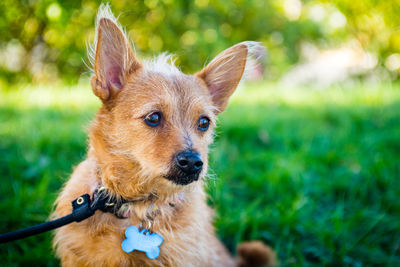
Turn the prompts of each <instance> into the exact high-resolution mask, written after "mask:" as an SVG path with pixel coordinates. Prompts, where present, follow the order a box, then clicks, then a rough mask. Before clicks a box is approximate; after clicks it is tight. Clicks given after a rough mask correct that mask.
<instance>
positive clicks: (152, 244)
mask: <svg viewBox="0 0 400 267" xmlns="http://www.w3.org/2000/svg"><path fill="white" fill-rule="evenodd" d="M125 236H126V239H125V240H124V241H122V244H121V247H122V250H123V251H125V252H126V253H129V252H132V251H134V250H139V251H143V252H146V255H147V257H148V258H149V259H155V258H157V257H158V255H160V248H159V246H160V245H161V244H162V242H163V241H164V239H163V238H162V236H161V235H159V234H157V233H151V234H150V233H149V230H147V229H142V230H141V231H140V232H139V229H138V228H137V227H136V226H134V225H131V226H129V227H128V228H126V230H125Z"/></svg>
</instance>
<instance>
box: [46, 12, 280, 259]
mask: <svg viewBox="0 0 400 267" xmlns="http://www.w3.org/2000/svg"><path fill="white" fill-rule="evenodd" d="M95 39H96V41H95V44H94V45H93V47H92V49H89V57H90V58H91V60H92V64H93V71H94V75H93V77H92V78H91V86H92V89H93V92H94V94H95V95H96V96H97V97H98V98H99V99H100V100H101V102H102V106H101V107H100V109H99V111H98V112H97V114H96V115H95V118H94V120H93V122H92V123H91V126H90V128H89V146H88V152H87V158H86V159H85V160H84V161H83V162H81V163H80V164H79V165H78V166H77V167H76V168H75V169H74V171H73V174H72V175H71V177H70V179H69V180H68V181H67V183H66V184H65V185H64V187H63V189H62V192H61V193H60V195H59V197H58V199H57V201H56V208H55V211H54V213H53V215H52V217H53V218H58V217H61V216H65V215H67V214H69V213H71V211H72V207H71V202H72V201H73V200H74V199H76V198H78V197H79V196H81V195H83V194H89V195H91V196H92V195H93V194H94V192H96V190H99V188H102V189H105V190H107V192H109V194H110V195H112V196H113V197H114V198H116V199H124V200H127V201H125V202H124V203H123V204H121V205H120V206H118V208H116V209H114V212H102V211H97V212H96V213H95V214H94V216H92V217H90V218H88V219H86V220H84V221H81V222H79V223H72V224H69V225H67V226H64V227H62V228H59V229H58V230H56V231H55V235H54V240H53V245H54V248H55V250H56V254H57V256H58V257H59V258H60V260H61V264H62V266H267V265H270V266H273V265H274V258H275V257H274V252H273V250H272V249H271V248H269V247H268V246H266V245H264V244H263V243H262V242H260V241H255V242H248V243H243V244H240V245H239V247H238V257H237V258H236V259H235V258H233V257H232V256H230V254H229V253H228V251H227V249H226V248H225V247H224V245H223V244H222V243H221V242H220V241H219V240H218V238H217V237H216V235H215V231H214V228H213V225H212V217H213V211H212V210H211V209H210V208H209V207H208V206H207V204H206V194H205V191H204V183H205V177H206V174H207V169H208V146H209V145H210V144H211V142H212V140H213V129H214V127H215V125H216V116H217V115H218V114H219V113H220V112H222V111H224V110H225V108H226V107H227V104H228V100H229V98H230V96H231V95H232V93H233V92H234V91H235V89H236V87H237V86H238V84H239V82H240V80H241V78H242V75H243V73H244V71H245V67H246V65H247V64H248V58H249V54H250V53H251V51H252V49H253V48H254V47H257V46H258V44H257V43H254V42H243V43H240V44H237V45H235V46H233V47H231V48H229V49H227V50H225V51H224V52H222V53H221V54H219V55H218V56H217V57H216V58H214V59H213V60H212V61H211V62H210V63H209V64H208V65H207V66H206V67H205V68H204V69H203V70H201V71H200V72H198V73H196V74H194V75H186V74H183V73H182V72H181V71H180V70H179V69H178V68H177V67H176V66H174V64H173V62H172V60H171V57H170V56H169V55H167V54H162V55H161V56H159V57H157V58H155V59H153V60H147V61H139V60H138V59H137V57H136V55H135V53H134V52H133V49H132V48H131V46H130V43H129V40H128V38H127V37H126V34H125V33H124V31H123V30H122V28H121V26H120V25H119V24H118V22H117V20H116V18H115V17H114V16H113V14H112V12H111V10H110V8H109V6H108V5H102V6H101V7H100V9H99V12H98V16H97V20H96V37H95ZM128 228H129V229H130V230H129V231H128V230H127V229H128ZM139 230H140V231H139ZM149 233H153V234H154V235H157V236H154V235H153V234H151V235H150V234H149ZM158 235H159V236H158ZM149 236H152V238H150V237H149ZM136 237H137V238H138V239H137V240H133V241H132V240H130V239H135V238H136ZM129 238H130V239H129ZM142 239H143V240H144V239H146V245H144V244H142V243H144V242H145V241H143V240H142ZM138 240H139V241H140V242H139V241H138ZM148 241H151V242H153V243H154V244H153V245H152V244H151V242H148ZM126 242H128V243H126ZM129 242H131V243H129ZM135 242H136V243H135ZM122 243H125V244H124V245H122V247H121V244H122ZM152 246H153V247H152ZM123 248H124V250H127V249H129V251H124V250H123ZM140 248H141V249H142V251H140ZM135 249H136V250H135ZM145 252H146V253H145Z"/></svg>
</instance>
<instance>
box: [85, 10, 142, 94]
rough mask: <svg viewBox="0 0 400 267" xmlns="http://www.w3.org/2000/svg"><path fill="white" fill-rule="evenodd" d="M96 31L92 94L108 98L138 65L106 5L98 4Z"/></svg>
mask: <svg viewBox="0 0 400 267" xmlns="http://www.w3.org/2000/svg"><path fill="white" fill-rule="evenodd" d="M96 31H97V38H96V43H95V51H92V52H94V55H92V59H93V61H94V62H93V63H94V76H93V77H92V79H91V85H92V89H93V92H94V94H95V95H96V96H98V97H99V98H100V99H101V100H102V101H103V102H107V101H108V100H110V99H112V98H113V97H114V96H115V95H116V94H117V93H118V92H119V91H121V90H122V89H123V87H124V86H125V84H126V81H127V78H128V76H129V75H130V74H131V73H133V72H135V71H137V70H138V69H139V68H140V67H141V65H140V63H139V62H138V61H137V59H136V58H135V55H134V53H133V51H132V48H131V46H130V44H129V42H128V40H127V38H126V36H125V34H124V32H123V30H122V29H121V27H120V26H119V25H118V24H117V21H116V19H115V18H114V16H113V14H112V13H111V10H110V8H109V6H108V5H102V6H100V9H99V13H98V15H97V25H96Z"/></svg>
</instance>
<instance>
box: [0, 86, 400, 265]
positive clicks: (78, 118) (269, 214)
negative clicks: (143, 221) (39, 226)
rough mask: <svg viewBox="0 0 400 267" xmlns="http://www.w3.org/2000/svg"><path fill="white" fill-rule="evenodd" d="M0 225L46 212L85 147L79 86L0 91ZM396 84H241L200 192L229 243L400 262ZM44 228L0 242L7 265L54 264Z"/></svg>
mask: <svg viewBox="0 0 400 267" xmlns="http://www.w3.org/2000/svg"><path fill="white" fill-rule="evenodd" d="M0 96H1V97H0V101H2V102H0V121H1V124H0V159H1V160H0V177H1V180H0V213H1V214H3V216H1V217H0V232H5V231H10V230H14V229H17V228H20V227H25V226H29V225H31V224H34V223H39V222H42V221H44V220H46V218H47V216H48V215H49V213H50V211H51V207H52V204H53V203H54V200H55V198H56V195H57V192H58V190H59V189H60V188H61V186H62V183H63V182H64V181H65V179H66V178H67V177H68V175H69V173H70V172H71V171H72V167H73V166H74V165H75V164H77V163H78V162H79V161H80V160H82V159H83V158H84V157H85V148H86V144H85V140H86V135H85V130H84V129H85V127H86V126H87V125H88V122H89V121H90V118H91V117H92V116H93V113H94V110H95V108H96V107H97V106H98V104H99V103H98V100H97V99H96V98H95V97H94V96H92V95H91V92H90V89H89V88H87V87H83V88H80V87H77V88H63V89H60V90H51V89H50V88H27V89H24V90H16V91H9V92H5V91H0ZM399 109H400V86H399V85H396V86H393V87H392V86H391V85H390V84H379V85H375V86H373V85H368V86H367V85H364V84H358V85H357V84H356V85H352V86H344V87H335V88H330V89H328V90H326V91H319V90H313V89H307V90H306V89H291V90H284V89H280V88H279V87H277V86H276V85H275V84H255V85H251V86H248V87H247V88H246V89H245V90H239V92H238V93H237V94H236V96H235V97H234V98H233V100H232V104H231V106H230V107H228V109H227V110H226V111H225V112H224V113H223V114H222V115H221V118H220V127H219V129H218V131H217V139H216V143H215V145H213V148H212V153H211V160H210V164H211V168H212V170H211V173H213V174H215V175H213V176H212V177H211V179H210V183H209V187H208V192H209V194H210V198H209V199H210V203H211V205H212V206H214V207H215V208H216V211H217V218H216V227H217V230H218V233H219V235H220V236H221V238H222V239H223V241H224V242H225V244H227V245H228V247H229V248H230V249H231V250H233V249H234V247H235V245H236V244H237V243H238V242H240V241H242V240H251V239H252V240H254V239H261V240H263V241H264V242H267V243H269V244H271V245H272V246H273V247H274V248H275V249H276V251H277V253H278V255H279V258H280V260H281V263H282V265H283V266H293V265H295V266H309V265H310V266H399V265H400V250H399V246H400V239H399V235H398V233H399V232H400V204H399V201H398V196H399V195H400V180H399V177H400V164H399V163H400V152H399V151H400V146H399V136H400V114H399V112H398V111H399ZM50 238H51V234H49V233H47V234H44V235H40V236H36V237H32V238H29V239H25V240H21V241H18V242H14V243H10V244H8V245H5V246H4V245H2V246H0V258H1V259H2V264H3V265H5V266H13V265H14V266H21V265H28V264H29V265H31V264H32V262H34V263H35V265H38V266H39V265H40V266H56V265H58V262H57V260H55V259H54V256H53V254H52V253H51V245H50Z"/></svg>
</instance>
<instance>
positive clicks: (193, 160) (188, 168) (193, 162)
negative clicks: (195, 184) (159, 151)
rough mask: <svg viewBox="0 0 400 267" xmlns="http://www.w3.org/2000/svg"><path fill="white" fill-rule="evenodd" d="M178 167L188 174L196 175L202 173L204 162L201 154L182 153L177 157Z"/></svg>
mask: <svg viewBox="0 0 400 267" xmlns="http://www.w3.org/2000/svg"><path fill="white" fill-rule="evenodd" d="M175 160H176V165H177V166H178V167H179V169H180V170H181V171H183V172H184V173H186V174H195V173H199V172H200V171H201V168H202V167H203V161H201V157H200V154H199V153H195V152H193V151H186V152H181V153H179V154H178V155H176V157H175Z"/></svg>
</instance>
